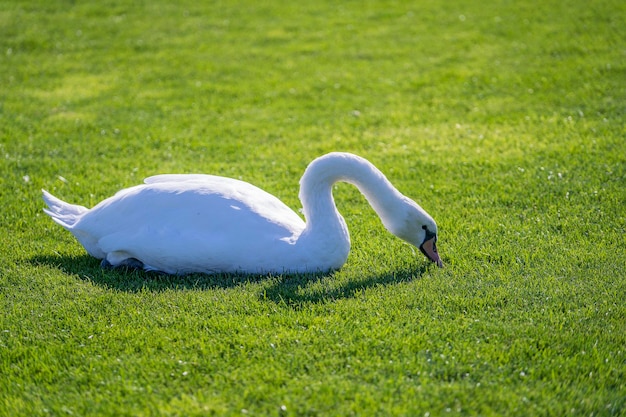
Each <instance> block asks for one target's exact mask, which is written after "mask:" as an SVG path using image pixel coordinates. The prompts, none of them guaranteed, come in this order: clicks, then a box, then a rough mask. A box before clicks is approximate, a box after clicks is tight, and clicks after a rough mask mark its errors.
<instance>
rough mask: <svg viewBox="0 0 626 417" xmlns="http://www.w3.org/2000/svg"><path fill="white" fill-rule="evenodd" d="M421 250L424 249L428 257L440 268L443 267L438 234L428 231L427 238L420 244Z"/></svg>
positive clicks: (423, 251)
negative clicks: (438, 248)
mask: <svg viewBox="0 0 626 417" xmlns="http://www.w3.org/2000/svg"><path fill="white" fill-rule="evenodd" d="M420 251H422V253H423V254H424V255H426V257H427V258H428V259H430V260H431V261H433V262H434V263H436V264H437V266H438V267H439V268H443V262H441V258H440V257H439V253H438V252H437V235H435V234H430V233H428V234H427V235H426V239H424V242H422V244H421V245H420Z"/></svg>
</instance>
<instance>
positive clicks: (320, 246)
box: [44, 153, 436, 274]
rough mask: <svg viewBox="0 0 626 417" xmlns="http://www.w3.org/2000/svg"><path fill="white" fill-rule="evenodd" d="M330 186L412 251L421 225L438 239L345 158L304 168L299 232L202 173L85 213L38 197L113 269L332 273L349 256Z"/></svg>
mask: <svg viewBox="0 0 626 417" xmlns="http://www.w3.org/2000/svg"><path fill="white" fill-rule="evenodd" d="M337 181H346V182H350V183H352V184H355V185H356V186H357V187H358V188H359V189H360V190H361V192H363V194H364V195H365V196H366V198H367V200H368V201H369V202H370V204H371V205H372V207H373V208H374V209H375V210H376V212H377V213H378V214H379V215H380V217H381V219H382V221H383V223H384V224H385V226H386V227H387V228H388V229H389V230H390V231H392V232H393V233H395V234H396V235H398V236H400V237H402V238H403V239H405V240H407V241H409V242H411V243H413V244H415V245H416V246H417V245H419V244H421V243H422V241H423V239H424V231H423V230H422V225H426V226H428V228H429V229H430V230H431V231H432V232H434V233H436V225H435V223H434V221H433V220H432V218H431V217H430V216H429V215H428V214H427V213H426V212H425V211H424V210H422V209H421V207H419V206H418V205H417V204H416V203H414V202H413V201H412V200H410V199H408V198H406V197H405V196H403V195H402V194H400V193H399V192H398V191H397V190H396V189H395V188H394V187H393V186H392V185H391V184H390V183H389V181H388V180H387V179H386V178H385V177H384V175H383V174H382V173H380V171H379V170H378V169H376V168H375V167H374V166H373V165H372V164H371V163H369V162H368V161H366V160H365V159H363V158H360V157H357V156H355V155H351V154H345V153H332V154H328V155H325V156H323V157H320V158H318V159H316V160H315V161H313V162H312V163H311V164H310V165H309V167H307V169H306V171H305V174H304V175H303V177H302V179H301V190H300V199H301V201H302V204H303V208H304V214H305V217H306V219H307V223H306V224H305V222H304V221H303V220H302V219H301V218H300V217H299V216H298V215H297V214H296V213H295V212H294V211H293V210H291V209H290V208H289V207H287V206H286V205H285V204H284V203H282V202H281V201H280V200H279V199H278V198H276V197H274V196H273V195H271V194H269V193H267V192H265V191H263V190H261V189H259V188H257V187H255V186H253V185H251V184H249V183H246V182H243V181H239V180H235V179H231V178H224V177H219V176H213V175H201V174H200V175H198V174H192V175H178V174H166V175H157V176H153V177H149V178H147V179H146V180H145V184H141V185H137V186H135V187H131V188H127V189H124V190H121V191H119V192H118V193H117V194H115V195H114V196H113V197H110V198H108V199H106V200H104V201H102V202H101V203H99V204H98V205H96V206H95V207H93V208H92V209H89V210H88V209H86V208H85V207H81V206H76V205H72V204H68V203H65V202H63V201H61V200H59V199H57V198H56V197H54V196H52V195H51V194H49V193H47V192H46V191H44V200H45V202H46V203H47V205H48V209H45V212H46V213H47V214H48V215H50V216H51V217H52V219H53V220H54V221H55V222H57V223H58V224H60V225H61V226H63V227H64V228H66V229H67V230H69V231H70V232H72V233H73V234H74V236H76V238H77V239H78V240H79V242H80V243H81V244H82V245H83V246H84V247H85V249H86V250H87V252H88V253H90V254H91V255H92V256H94V257H97V258H100V259H103V258H106V260H107V261H108V262H109V263H110V264H112V265H113V266H116V265H120V264H123V263H124V261H125V260H128V259H131V258H134V259H137V260H139V261H140V262H142V263H143V266H144V268H145V269H147V270H156V271H161V272H165V273H169V274H185V273H192V272H204V273H216V272H244V273H285V272H318V271H328V270H332V269H337V268H340V267H341V266H342V265H343V264H344V263H345V261H346V259H347V256H348V252H349V250H350V238H349V234H348V230H347V227H346V225H345V222H344V220H343V218H342V217H341V215H340V214H339V213H338V212H337V209H336V207H335V204H334V201H333V198H332V193H331V190H332V185H333V184H334V183H335V182H337Z"/></svg>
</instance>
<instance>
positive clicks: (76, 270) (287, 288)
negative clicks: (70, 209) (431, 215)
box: [30, 254, 427, 305]
mask: <svg viewBox="0 0 626 417" xmlns="http://www.w3.org/2000/svg"><path fill="white" fill-rule="evenodd" d="M30 263H31V264H33V265H45V266H51V267H54V268H57V269H59V270H61V271H63V272H64V273H66V274H70V275H74V276H77V277H78V278H80V279H82V280H84V281H88V282H91V283H93V284H96V285H98V286H101V287H104V288H108V289H113V290H116V291H123V292H131V293H132V292H140V291H153V292H161V291H165V290H170V289H174V290H207V289H216V288H221V289H224V288H235V287H238V286H242V285H246V284H249V283H265V285H264V286H263V291H262V293H261V294H259V297H260V298H261V299H263V300H268V301H273V302H275V303H277V304H287V305H300V304H306V303H318V302H322V301H329V300H335V299H342V298H352V297H354V296H355V294H357V293H358V292H359V291H360V290H364V289H367V288H370V287H374V286H379V285H393V284H396V283H400V282H407V281H412V280H414V279H418V278H419V277H420V276H422V274H423V273H424V272H425V271H426V269H427V266H419V267H416V268H412V269H410V270H409V269H402V270H398V271H393V272H389V273H383V274H372V275H369V276H363V277H362V279H358V280H347V281H346V280H342V281H341V282H340V283H336V282H332V280H333V278H334V274H335V273H334V272H330V273H318V274H314V273H312V274H285V275H278V276H277V275H253V274H212V275H209V274H190V275H182V276H178V275H165V274H159V273H153V272H145V271H141V270H134V269H124V268H122V269H102V268H101V267H100V261H99V260H97V259H95V258H93V257H91V256H89V255H86V254H85V255H78V256H72V255H61V254H55V255H39V256H35V257H33V258H31V259H30ZM327 279H328V280H331V281H330V282H332V285H331V284H329V283H327V282H326V280H327Z"/></svg>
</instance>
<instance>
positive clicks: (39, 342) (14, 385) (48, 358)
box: [0, 0, 626, 416]
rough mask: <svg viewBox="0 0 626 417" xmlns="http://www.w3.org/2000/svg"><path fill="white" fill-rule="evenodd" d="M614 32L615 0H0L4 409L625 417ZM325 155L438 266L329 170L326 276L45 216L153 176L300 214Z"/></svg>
mask: <svg viewBox="0 0 626 417" xmlns="http://www.w3.org/2000/svg"><path fill="white" fill-rule="evenodd" d="M437 3H441V4H437ZM625 28H626V7H625V3H624V2H622V1H617V0H599V1H594V2H582V1H555V0H546V1H542V2H533V1H530V0H524V1H515V2H512V1H504V0H501V1H492V2H485V1H469V0H466V1H463V0H452V1H446V2H427V1H416V2H395V1H345V2H331V1H328V2H326V1H315V2H288V1H278V0H277V1H272V2H270V1H247V0H240V1H232V2H231V1H229V2H222V1H215V2H208V1H207V2H198V1H181V2H165V1H160V0H156V1H150V2H130V1H115V2H114V1H102V2H72V1H60V0H52V1H45V2H44V1H39V2H38V1H35V0H33V1H17V2H15V1H7V0H1V1H0V161H1V162H0V210H1V213H2V216H1V217H0V274H1V276H0V311H1V313H0V415H6V416H15V415H24V416H40V415H111V416H119V415H181V416H192V415H198V416H200V415H202V416H205V415H211V414H215V415H294V416H296V415H297V416H301V415H338V416H339V415H341V416H345V415H359V416H363V415H381V416H382V415H415V416H422V415H430V416H436V415H533V416H536V415H545V416H548V415H549V416H554V415H581V416H582V415H585V416H589V415H594V416H597V415H624V414H625V413H626V383H625V382H624V381H626V348H625V346H626V307H625V304H624V300H625V299H626V250H625V249H624V248H625V247H626V238H625V235H626V233H625V229H626V208H625V202H626V191H625V190H626V169H625V167H626V151H625V149H626V148H625V143H624V142H625V138H626V128H625V126H626V120H625V114H624V110H625V108H626V107H625V103H626V49H625V45H626V29H625ZM336 150H341V151H350V152H354V153H357V154H360V155H362V156H364V157H366V158H368V159H369V160H371V161H372V162H373V163H374V164H376V165H377V166H378V167H379V168H380V169H381V170H382V171H383V172H385V173H386V174H387V176H388V177H389V178H390V180H391V181H392V182H393V183H394V184H395V185H396V186H397V187H398V188H399V189H400V190H401V191H402V192H403V193H405V194H406V195H409V196H411V197H413V198H414V199H415V200H416V201H418V202H419V203H420V204H421V205H422V206H423V207H424V208H425V209H426V210H427V211H429V213H431V214H432V215H433V217H434V218H435V219H436V220H437V221H438V224H439V227H440V238H439V239H440V240H439V250H440V253H441V254H442V257H443V260H444V262H445V263H446V264H447V267H446V268H444V269H441V270H439V269H437V268H433V267H432V266H431V265H428V264H427V262H426V260H425V259H424V258H423V257H422V256H421V255H420V254H419V252H417V254H415V252H416V251H414V250H412V249H411V248H410V247H409V246H408V245H405V244H403V243H402V242H401V241H400V240H399V239H396V238H394V237H393V236H391V235H389V234H388V233H386V232H385V231H384V229H383V227H382V225H381V224H380V222H379V220H378V219H377V217H376V216H375V214H374V212H373V211H372V210H371V209H370V208H369V207H368V206H367V203H366V202H365V200H364V199H363V198H362V197H361V196H360V194H359V193H358V191H357V190H356V189H354V188H352V187H350V186H348V185H345V184H342V185H339V186H338V187H337V189H336V190H335V197H336V200H337V202H338V206H339V208H340V211H341V212H342V213H343V214H344V216H345V218H346V220H347V222H348V225H349V227H350V230H351V236H352V241H353V248H352V252H351V254H350V257H349V259H348V262H347V264H346V265H345V267H344V268H343V269H341V270H340V271H338V272H336V273H332V274H329V275H322V276H269V277H258V276H250V277H248V276H202V275H191V276H187V277H182V278H180V277H179V278H176V277H164V276H155V275H151V274H144V273H138V272H128V273H124V272H120V271H102V270H100V268H99V262H98V261H97V260H95V259H92V258H90V257H88V256H87V255H86V254H85V252H84V250H83V249H82V247H80V245H79V244H78V243H77V242H76V241H75V240H74V239H73V237H72V236H71V235H70V234H69V233H67V232H66V231H64V230H62V229H61V228H60V227H58V226H57V225H55V224H54V223H53V222H52V221H51V220H50V219H49V218H47V216H45V215H44V214H43V213H42V211H41V209H42V208H43V202H42V200H41V197H40V189H41V188H46V189H48V190H50V191H51V192H53V193H54V194H56V195H58V196H59V197H61V198H63V199H65V200H67V201H70V202H74V203H79V204H83V205H86V206H92V205H94V204H96V203H97V202H98V201H100V200H101V199H103V198H105V197H108V196H110V195H111V194H113V193H114V192H116V191H117V190H119V189H120V188H123V187H126V186H130V185H134V184H137V183H139V182H141V180H142V179H143V177H145V176H149V175H153V174H156V173H164V172H181V173H185V172H204V173H213V174H220V175H225V176H231V177H235V178H242V179H244V180H247V181H249V182H252V183H254V184H256V185H259V186H261V187H262V188H264V189H266V190H267V191H269V192H271V193H273V194H275V195H277V196H279V197H280V198H281V199H283V200H284V201H285V202H286V203H287V204H288V205H290V206H291V207H293V208H294V209H298V208H299V201H298V199H297V187H298V179H299V177H300V175H301V173H302V172H303V170H304V168H305V166H306V164H307V163H308V162H310V161H311V160H312V159H313V158H315V157H316V156H319V155H321V154H323V153H326V152H329V151H336Z"/></svg>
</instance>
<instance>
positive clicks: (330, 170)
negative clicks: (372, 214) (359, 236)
mask: <svg viewBox="0 0 626 417" xmlns="http://www.w3.org/2000/svg"><path fill="white" fill-rule="evenodd" d="M339 181H343V182H347V183H350V184H353V185H355V186H356V187H357V188H358V189H359V191H361V193H362V194H363V195H364V196H365V198H366V199H367V201H368V202H369V203H370V205H371V206H372V208H373V209H374V210H375V211H376V213H377V214H378V216H379V217H380V218H381V220H382V222H383V224H385V226H387V225H388V223H389V221H391V219H392V218H393V217H394V216H395V213H394V210H395V209H396V208H397V202H398V199H402V198H404V197H403V196H402V194H400V192H399V191H398V190H396V189H395V188H394V187H393V185H391V183H390V182H389V180H387V178H386V177H385V176H384V175H383V173H382V172H380V171H379V170H378V169H377V168H376V167H375V166H374V165H372V164H371V163H370V162H368V161H367V160H365V159H363V158H360V157H358V156H356V155H351V154H343V153H331V154H328V155H324V156H322V157H320V158H318V159H316V160H314V161H313V162H311V164H310V165H309V166H308V167H307V169H306V171H305V172H304V175H303V176H302V179H301V180H300V200H301V202H302V207H303V210H304V216H305V218H306V229H305V234H306V235H308V236H309V237H313V236H315V237H319V238H324V239H347V240H348V245H349V235H348V230H347V228H346V225H345V222H344V220H343V218H342V217H341V215H340V214H339V212H338V211H337V207H336V206H335V202H334V200H333V195H332V187H333V184H335V183H336V182H339Z"/></svg>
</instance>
